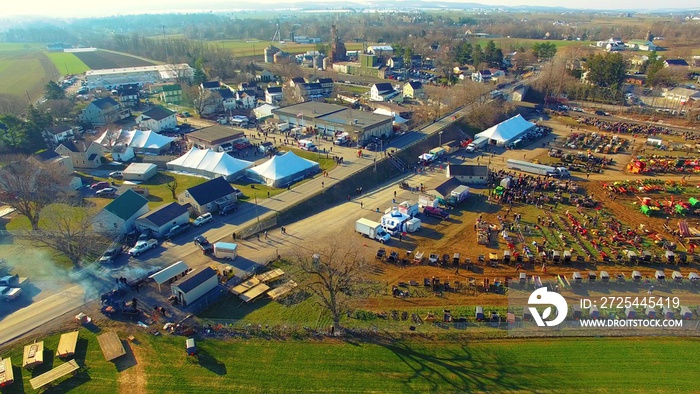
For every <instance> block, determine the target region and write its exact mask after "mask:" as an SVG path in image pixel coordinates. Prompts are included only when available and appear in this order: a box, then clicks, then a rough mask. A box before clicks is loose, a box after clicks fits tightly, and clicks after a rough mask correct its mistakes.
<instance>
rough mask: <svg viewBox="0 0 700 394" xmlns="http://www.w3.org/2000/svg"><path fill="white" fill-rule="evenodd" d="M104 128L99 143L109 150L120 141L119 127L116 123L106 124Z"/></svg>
mask: <svg viewBox="0 0 700 394" xmlns="http://www.w3.org/2000/svg"><path fill="white" fill-rule="evenodd" d="M105 128H106V130H105V134H104V138H102V143H101V144H100V145H102V146H104V147H106V148H107V149H110V150H111V149H112V148H113V147H114V146H115V145H117V144H118V143H119V142H120V141H119V136H121V127H120V126H118V125H116V124H108V125H107V126H105Z"/></svg>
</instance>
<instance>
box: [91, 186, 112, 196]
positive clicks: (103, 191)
mask: <svg viewBox="0 0 700 394" xmlns="http://www.w3.org/2000/svg"><path fill="white" fill-rule="evenodd" d="M115 194H117V188H115V187H105V188H104V189H100V190H98V191H97V193H95V195H96V196H97V197H110V196H113V195H115Z"/></svg>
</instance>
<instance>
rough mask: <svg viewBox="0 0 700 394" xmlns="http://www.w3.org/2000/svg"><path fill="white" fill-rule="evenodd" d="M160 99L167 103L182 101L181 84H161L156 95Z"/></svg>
mask: <svg viewBox="0 0 700 394" xmlns="http://www.w3.org/2000/svg"><path fill="white" fill-rule="evenodd" d="M158 97H159V98H160V101H162V102H164V103H168V104H180V102H181V101H182V86H180V84H179V83H174V84H170V85H161V90H160V93H159V95H158Z"/></svg>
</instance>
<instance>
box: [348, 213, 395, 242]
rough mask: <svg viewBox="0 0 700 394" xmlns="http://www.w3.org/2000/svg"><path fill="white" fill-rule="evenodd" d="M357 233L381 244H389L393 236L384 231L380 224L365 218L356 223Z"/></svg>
mask: <svg viewBox="0 0 700 394" xmlns="http://www.w3.org/2000/svg"><path fill="white" fill-rule="evenodd" d="M355 231H357V232H358V233H360V234H362V235H363V236H365V237H367V238H371V239H374V240H377V241H379V242H381V243H385V242H388V241H389V240H390V239H391V235H389V234H388V233H387V232H386V231H385V230H384V228H383V227H382V225H381V224H380V223H377V222H373V221H371V220H369V219H365V218H362V219H359V220H358V221H357V222H355Z"/></svg>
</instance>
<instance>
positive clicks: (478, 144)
mask: <svg viewBox="0 0 700 394" xmlns="http://www.w3.org/2000/svg"><path fill="white" fill-rule="evenodd" d="M488 142H489V139H488V138H485V137H479V138H476V139H475V140H474V141H472V142H470V143H469V145H467V147H466V151H467V152H476V150H477V149H481V148H483V147H484V145H486V144H487V143H488Z"/></svg>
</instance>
